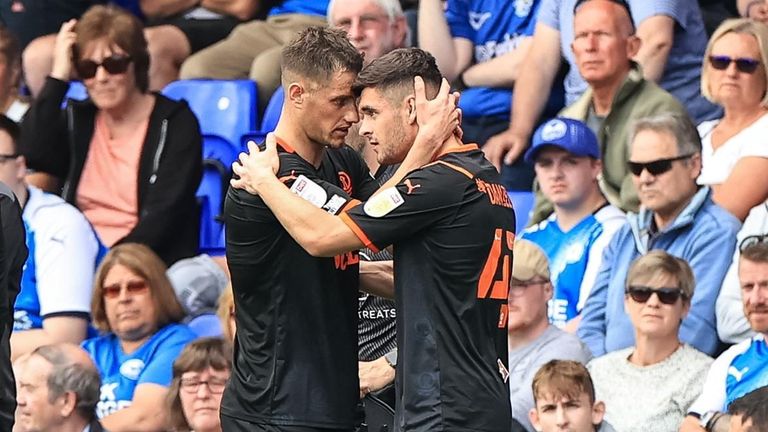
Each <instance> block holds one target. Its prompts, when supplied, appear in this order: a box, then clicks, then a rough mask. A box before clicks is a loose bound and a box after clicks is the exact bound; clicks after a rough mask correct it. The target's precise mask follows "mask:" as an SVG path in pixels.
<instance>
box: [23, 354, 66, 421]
mask: <svg viewBox="0 0 768 432" xmlns="http://www.w3.org/2000/svg"><path fill="white" fill-rule="evenodd" d="M52 368H53V366H51V364H50V363H48V361H47V360H45V359H44V358H42V357H40V356H37V355H33V356H31V357H29V359H28V360H27V361H26V363H25V364H24V366H23V367H21V368H18V369H17V372H18V375H17V376H16V381H17V389H18V393H17V395H16V403H17V404H18V408H17V416H16V422H17V424H18V425H19V426H20V427H21V429H22V430H23V431H25V432H33V431H34V432H43V431H54V430H56V429H57V427H58V426H59V425H60V424H61V422H62V420H63V419H64V416H63V415H62V412H61V410H62V408H63V406H62V405H63V404H62V398H57V399H55V400H54V401H53V402H50V401H49V400H48V383H47V380H48V376H49V375H50V373H51V369H52Z"/></svg>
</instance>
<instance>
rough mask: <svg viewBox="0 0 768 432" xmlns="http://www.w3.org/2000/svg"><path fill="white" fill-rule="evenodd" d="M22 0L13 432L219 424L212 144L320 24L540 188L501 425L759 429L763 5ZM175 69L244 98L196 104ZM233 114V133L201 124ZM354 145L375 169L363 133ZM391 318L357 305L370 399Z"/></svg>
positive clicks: (221, 334) (7, 34)
mask: <svg viewBox="0 0 768 432" xmlns="http://www.w3.org/2000/svg"><path fill="white" fill-rule="evenodd" d="M37 3H38V2H35V1H30V0H11V1H5V2H0V19H1V20H2V22H3V24H4V25H2V26H0V111H1V112H3V113H4V114H5V115H4V116H2V115H0V181H1V182H3V183H5V184H6V185H7V186H8V187H9V188H10V190H11V191H12V192H13V193H14V194H15V196H16V197H17V200H18V203H19V204H20V206H21V208H22V209H23V212H22V219H23V222H24V226H25V228H26V232H27V236H26V244H27V247H28V250H29V256H28V258H27V261H26V263H25V267H24V270H23V275H22V280H21V286H20V291H19V292H18V295H17V296H16V301H15V305H14V310H13V332H12V334H11V336H10V346H11V358H12V359H13V361H14V363H13V369H14V372H15V374H16V384H17V385H16V389H17V390H16V392H17V403H18V407H17V409H16V425H15V426H14V431H16V432H26V431H32V430H40V431H48V430H64V429H57V428H62V427H66V428H69V429H66V430H73V431H80V430H88V429H86V428H87V427H90V429H89V430H90V431H91V432H94V431H99V430H102V429H101V428H102V427H103V428H104V430H108V431H113V432H120V431H165V430H172V431H193V430H194V431H197V432H200V431H218V430H221V426H220V423H219V411H218V410H219V405H220V402H221V399H222V392H223V391H224V388H225V386H226V383H227V380H228V378H229V375H230V371H231V370H232V358H233V357H232V356H233V347H236V346H237V336H236V327H237V325H236V320H235V299H234V298H233V292H232V287H231V284H230V281H229V273H228V269H227V260H226V256H225V250H224V245H225V242H224V230H225V229H226V227H224V228H223V229H222V228H221V222H222V218H221V213H222V202H223V195H224V194H223V193H222V191H223V190H226V187H227V186H228V184H229V178H230V176H231V170H230V165H231V164H232V162H234V160H235V158H236V156H237V151H234V152H231V153H232V154H229V153H226V152H216V151H214V149H215V147H214V146H215V145H216V143H217V142H224V143H225V144H226V145H227V146H229V148H234V149H236V150H240V149H243V150H245V149H247V148H245V147H244V144H243V143H245V142H246V141H248V140H249V139H250V138H249V137H263V136H264V134H265V133H266V132H270V131H271V129H267V130H260V129H261V128H260V126H261V125H262V124H268V123H269V122H268V121H267V120H276V118H275V116H279V109H278V110H276V111H275V110H272V111H270V108H269V106H270V105H272V104H277V106H279V105H280V103H281V101H282V98H283V93H282V90H281V87H280V86H281V76H280V55H281V50H282V48H283V46H285V45H286V44H287V43H288V42H289V41H290V40H292V39H293V38H294V36H296V35H297V34H298V33H299V32H300V31H302V30H303V29H306V28H307V27H310V26H315V25H326V24H327V25H331V26H334V27H337V28H340V29H342V30H344V31H345V32H346V33H347V35H348V37H349V39H350V41H351V43H352V45H353V46H354V47H355V48H356V49H358V50H359V51H360V52H362V53H364V61H365V62H366V64H367V63H368V62H370V61H371V60H373V59H376V58H378V57H380V56H382V55H384V54H386V53H388V52H390V51H392V50H395V49H398V48H403V47H406V46H417V47H419V48H421V49H423V50H425V51H428V52H430V53H431V54H432V55H433V56H434V58H435V59H436V61H437V64H438V65H439V67H440V69H441V72H442V74H443V75H444V76H445V77H446V78H447V79H448V80H449V81H450V82H451V85H452V87H453V88H454V89H456V90H458V91H461V92H462V97H461V99H460V101H459V107H460V108H461V109H462V113H463V133H464V135H463V140H464V142H476V143H478V144H479V145H480V146H481V147H482V148H483V150H484V152H485V154H486V157H487V158H488V159H489V160H490V161H491V162H492V163H493V164H494V165H495V166H496V167H497V169H499V170H500V172H501V174H502V178H503V180H504V186H505V187H506V188H507V190H508V191H509V192H514V193H524V194H526V196H530V197H535V198H532V199H535V208H534V209H532V211H531V212H530V214H528V213H526V212H520V211H518V212H517V214H516V216H517V218H521V219H523V220H524V221H527V222H528V223H529V226H528V227H527V228H526V229H525V230H524V231H522V232H521V233H518V234H517V239H518V240H516V242H515V245H514V259H513V265H512V269H511V274H510V276H511V279H510V280H509V298H508V306H509V313H508V316H507V317H506V318H507V320H508V323H507V325H508V348H509V358H508V359H507V360H508V371H509V376H508V382H509V387H510V400H511V406H512V417H513V419H514V420H515V422H514V425H511V428H512V429H511V430H513V431H517V430H519V431H529V432H531V431H534V430H536V431H545V432H549V431H560V430H573V431H577V432H582V431H598V430H599V431H606V432H609V431H613V430H615V431H619V432H624V431H643V430H645V431H660V432H663V431H680V432H697V431H698V432H702V431H728V430H730V431H745V432H749V431H752V432H758V431H768V177H766V176H765V173H766V172H768V142H766V141H763V140H765V139H766V137H768V25H766V23H768V0H734V1H730V2H721V1H706V0H700V1H699V2H698V3H697V2H694V1H693V0H627V1H623V0H447V1H443V0H419V1H402V2H401V1H398V0H322V1H309V0H282V1H280V0H273V1H258V0H202V1H198V0H116V1H105V0H82V1H77V2H75V1H71V0H58V1H51V2H46V3H48V6H46V7H47V9H46V10H45V11H43V10H41V9H40V6H39V5H38V4H37ZM401 3H402V4H401ZM42 16H45V19H40V17H42ZM180 79H184V80H189V79H214V80H227V81H228V82H235V83H237V84H236V85H237V86H248V85H250V86H253V83H251V82H250V81H253V82H254V83H255V89H256V90H255V92H254V91H251V92H250V93H248V92H244V93H241V94H245V95H246V96H244V97H243V100H240V101H234V100H232V99H231V98H236V97H238V96H236V95H235V96H227V97H220V98H219V97H216V98H215V99H212V100H210V101H209V103H208V105H209V106H205V101H203V106H198V105H197V104H195V103H192V102H189V103H188V102H186V101H184V100H179V99H183V98H184V97H185V96H184V95H183V94H182V95H180V94H177V93H174V91H173V90H168V89H172V88H173V86H174V84H172V83H173V82H175V81H177V80H180ZM244 80H250V81H249V82H248V83H247V84H243V83H244ZM211 83H212V85H214V86H216V85H217V82H216V81H211ZM211 83H208V84H211ZM169 84H170V87H169V86H168V85H169ZM77 85H81V86H84V88H85V89H86V90H87V98H86V99H85V100H76V98H71V95H72V93H68V91H70V87H71V86H73V87H74V86H77ZM196 85H202V84H199V83H196V82H195V81H190V84H189V86H186V87H184V90H181V92H184V91H188V92H191V93H194V91H195V90H194V89H195V86H196ZM198 88H202V87H198ZM251 88H253V87H251ZM189 89H191V90H189ZM191 93H190V94H189V95H188V96H186V98H188V99H190V101H191V100H192V96H191ZM212 94H214V95H215V94H216V87H214V90H213V93H212ZM233 94H234V93H233ZM241 97H242V96H241ZM238 103H240V104H241V105H242V104H243V103H246V104H247V105H248V106H250V107H251V109H250V110H248V109H246V110H245V111H244V112H245V114H242V115H243V116H244V117H241V118H237V119H236V121H234V122H233V123H234V124H236V125H239V126H240V128H237V127H235V128H233V129H232V130H231V131H227V132H219V130H218V129H216V128H215V127H211V125H210V122H211V121H212V119H213V118H214V116H208V115H206V110H219V111H223V112H227V113H229V112H232V113H233V114H230V115H232V116H235V114H234V112H235V110H230V111H228V108H230V107H232V106H235V105H236V104H238ZM238 115H239V114H238ZM262 119H263V121H262ZM244 124H248V126H247V127H243V125H244ZM241 136H242V137H243V138H242V142H241V139H240V137H241ZM233 137H235V138H233ZM347 144H348V145H349V146H350V147H352V148H354V149H355V150H357V151H359V152H360V154H361V155H362V156H363V158H364V159H365V161H366V163H367V164H368V165H369V168H370V172H371V173H376V175H375V177H376V178H377V180H378V181H379V184H383V183H384V182H385V181H386V180H387V179H388V178H389V176H391V175H392V173H393V170H392V169H391V168H392V167H386V166H379V165H378V163H376V156H375V154H374V153H372V150H371V148H370V146H368V145H367V144H366V142H365V140H364V139H363V138H362V137H360V136H359V135H358V130H357V127H354V126H353V127H352V128H351V129H350V131H349V136H348V137H347ZM211 167H214V169H212V171H210V172H209V170H210V169H211ZM208 175H211V176H213V177H211V178H213V179H214V180H213V181H212V182H210V183H207V182H206V179H207V178H208V177H207V176H208ZM201 181H202V183H201ZM206 188H212V189H214V190H215V193H213V192H210V193H209V192H207V190H209V189H206ZM210 197H215V198H214V201H216V202H213V203H208V204H203V203H202V201H203V200H207V199H210ZM513 201H514V200H513ZM204 205H210V206H211V209H212V210H210V211H203V212H202V213H201V211H200V209H201V208H202V207H203V206H204ZM201 214H202V215H203V216H202V217H201V216H200V215H201ZM210 226H214V227H217V228H215V229H216V230H217V231H215V232H214V234H213V235H211V234H210V233H207V234H205V237H207V238H213V239H214V240H213V242H214V243H216V242H218V243H217V244H215V245H213V247H211V246H212V245H211V244H210V242H209V241H208V240H206V242H205V246H203V240H202V239H203V237H204V236H203V234H202V231H203V230H205V229H207V228H206V227H210ZM361 257H363V258H364V260H365V261H368V263H367V264H370V267H368V268H369V269H376V271H382V270H380V269H381V268H385V269H386V267H381V266H379V265H378V264H377V263H381V262H390V260H391V259H392V257H391V255H388V254H387V252H386V251H383V254H375V255H374V254H373V252H372V251H370V250H366V251H364V252H363V253H361ZM361 268H364V267H362V266H361ZM389 268H390V269H391V267H389ZM297 271H301V270H300V269H297ZM371 271H372V270H371ZM13 294H14V295H15V294H16V293H13ZM396 313H397V311H396V310H395V306H394V303H393V302H391V301H390V300H387V299H383V298H379V297H375V296H373V295H369V294H363V293H361V294H360V302H359V309H358V320H359V326H358V333H359V338H360V340H359V345H360V350H359V352H360V356H359V360H360V363H359V370H360V372H359V380H360V394H361V397H363V396H365V395H366V394H368V393H373V394H378V395H379V396H380V397H381V398H382V399H384V400H386V401H388V402H389V403H390V404H393V403H395V402H394V396H393V395H392V394H390V393H387V391H388V390H390V389H391V388H392V387H393V381H394V377H395V367H396V365H397V347H396V346H395V345H396V344H395V338H394V335H395V331H396V330H395V325H394V318H395V316H396ZM317 343H323V341H317ZM78 346H79V347H81V348H78ZM86 354H87V355H86ZM361 430H362V429H361Z"/></svg>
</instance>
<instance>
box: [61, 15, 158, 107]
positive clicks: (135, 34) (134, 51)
mask: <svg viewBox="0 0 768 432" xmlns="http://www.w3.org/2000/svg"><path fill="white" fill-rule="evenodd" d="M75 31H76V32H77V37H76V38H75V45H74V47H73V49H72V54H73V57H74V59H75V60H78V59H80V56H81V55H82V54H83V52H84V51H85V48H86V46H88V44H90V43H92V42H95V41H97V40H99V39H103V38H106V39H107V41H108V42H109V44H110V45H112V46H117V47H120V49H122V50H123V51H125V52H126V53H127V54H128V55H129V56H131V59H133V66H134V73H135V75H136V87H138V89H139V90H141V92H142V93H146V92H147V90H148V89H149V52H148V51H147V40H146V39H145V38H144V26H142V24H141V22H140V21H139V19H138V18H136V17H135V16H134V15H132V14H131V13H129V12H127V11H126V10H124V9H121V8H120V7H118V6H114V5H107V6H102V5H96V6H93V7H91V8H90V9H88V10H87V11H86V12H85V13H84V14H83V16H82V17H81V18H80V20H79V21H78V22H77V26H76V27H75Z"/></svg>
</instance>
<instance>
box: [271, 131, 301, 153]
mask: <svg viewBox="0 0 768 432" xmlns="http://www.w3.org/2000/svg"><path fill="white" fill-rule="evenodd" d="M275 141H277V143H278V144H279V145H280V147H282V148H283V150H285V151H287V152H288V153H296V150H294V149H293V147H291V145H290V144H288V143H287V142H285V141H283V139H282V138H280V137H278V136H277V135H275Z"/></svg>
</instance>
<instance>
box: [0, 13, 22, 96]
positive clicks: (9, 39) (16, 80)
mask: <svg viewBox="0 0 768 432" xmlns="http://www.w3.org/2000/svg"><path fill="white" fill-rule="evenodd" d="M0 56H2V57H3V60H4V61H5V63H6V65H7V66H8V71H9V73H10V74H11V85H12V86H13V88H14V89H16V90H17V91H18V89H19V84H20V83H21V48H20V47H19V40H18V39H17V38H16V36H14V34H13V33H11V31H10V30H8V27H6V26H4V25H0Z"/></svg>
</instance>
